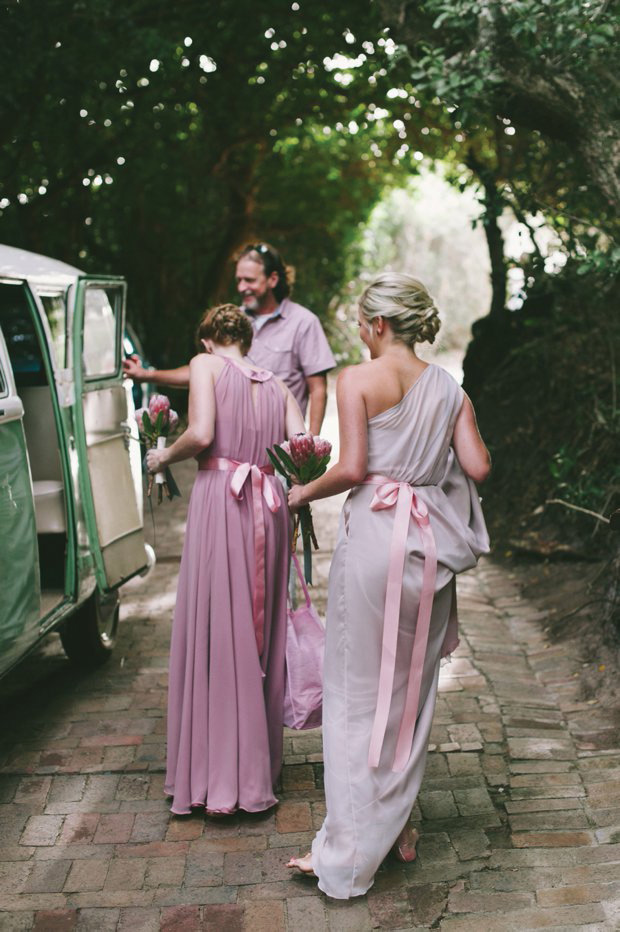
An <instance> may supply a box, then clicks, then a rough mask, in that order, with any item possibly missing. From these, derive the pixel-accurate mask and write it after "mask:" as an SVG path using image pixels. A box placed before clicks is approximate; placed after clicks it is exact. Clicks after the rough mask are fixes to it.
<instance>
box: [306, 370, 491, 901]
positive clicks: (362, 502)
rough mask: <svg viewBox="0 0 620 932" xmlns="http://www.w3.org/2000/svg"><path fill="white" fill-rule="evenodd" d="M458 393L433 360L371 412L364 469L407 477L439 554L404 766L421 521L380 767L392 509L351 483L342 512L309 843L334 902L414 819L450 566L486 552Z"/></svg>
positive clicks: (450, 643)
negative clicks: (319, 815)
mask: <svg viewBox="0 0 620 932" xmlns="http://www.w3.org/2000/svg"><path fill="white" fill-rule="evenodd" d="M462 402H463V391H462V389H461V387H460V386H459V385H458V383H457V382H456V381H455V380H454V379H453V378H452V376H450V375H449V374H448V373H447V372H446V371H445V370H444V369H442V368H440V367H439V366H437V365H430V366H428V367H427V368H426V369H425V370H424V372H423V373H422V375H421V376H420V377H419V378H418V379H417V381H416V382H415V383H414V384H413V385H412V387H411V388H410V389H409V391H408V392H407V393H406V394H405V396H404V397H403V398H402V400H401V401H400V402H399V403H398V404H397V405H394V407H392V408H389V409H388V410H387V411H384V412H382V413H381V414H379V415H377V416H376V417H374V418H370V420H369V421H368V472H369V474H370V473H372V474H381V475H383V476H386V477H390V478H393V479H396V480H400V481H404V482H407V483H409V484H410V485H411V486H413V489H414V493H415V496H416V497H417V500H418V501H420V500H421V501H422V502H423V503H424V504H425V505H426V507H427V509H428V515H429V518H430V527H431V529H432V532H433V535H434V539H435V546H436V551H437V574H436V580H435V596H434V600H433V608H432V614H431V620H430V628H429V636H428V642H427V648H426V654H425V659H424V661H423V673H422V682H421V689H420V696H419V703H418V717H417V723H416V726H415V732H414V736H413V743H412V747H411V752H410V755H409V757H408V760H407V761H406V763H405V765H404V769H403V770H401V771H400V772H395V771H394V770H393V769H392V768H393V764H394V756H395V750H396V745H397V735H398V732H399V727H400V724H401V719H402V716H403V708H404V703H405V694H406V690H407V684H408V680H409V668H410V663H411V654H412V645H413V640H414V635H415V628H416V618H417V613H418V607H419V602H420V594H421V588H422V575H423V564H424V550H423V545H422V537H421V534H420V528H419V527H418V525H417V523H416V521H415V520H413V519H412V520H411V521H410V522H409V526H408V532H407V535H408V536H407V546H406V556H405V564H404V574H403V585H402V597H401V604H400V614H399V624H398V647H397V651H396V661H395V664H396V665H395V676H394V684H393V691H392V699H391V704H390V711H389V718H388V723H387V729H386V733H385V738H384V741H383V746H382V750H381V754H380V759H379V765H378V766H377V767H371V766H369V760H368V757H369V743H370V736H371V731H372V729H373V723H374V719H375V710H376V705H377V694H378V682H379V673H380V667H381V657H382V636H383V623H384V608H385V598H386V586H387V576H388V563H389V556H390V548H391V543H392V532H393V528H394V520H395V509H394V508H384V509H382V510H376V511H373V510H371V507H370V506H371V502H372V500H373V496H374V495H375V493H376V490H377V485H376V484H363V485H360V486H356V487H355V488H354V489H352V491H351V492H350V494H349V496H348V498H347V500H346V502H345V505H344V508H343V511H342V515H341V519H340V529H339V536H338V542H337V545H336V550H335V553H334V558H333V562H332V566H331V570H330V577H329V595H328V609H327V640H326V647H325V668H324V696H323V742H324V760H325V794H326V801H327V816H326V818H325V821H324V823H323V826H322V828H321V829H320V831H319V832H318V834H317V836H316V838H315V840H314V843H313V845H312V865H313V869H314V871H315V873H316V874H317V875H318V878H319V887H320V888H321V890H323V891H324V892H325V893H326V894H328V895H329V896H332V897H337V898H339V899H347V898H349V897H352V896H358V895H360V894H363V893H365V892H366V891H367V890H368V889H369V887H371V886H372V883H373V880H374V875H375V872H376V870H377V868H378V867H379V865H380V864H381V861H382V860H383V859H384V858H385V856H386V855H387V853H388V852H389V850H390V848H391V847H392V845H393V844H394V842H395V840H396V838H397V836H398V834H399V833H400V831H401V830H402V828H403V827H404V825H405V824H406V822H407V820H408V818H409V816H410V813H411V809H412V807H413V804H414V802H415V799H416V796H417V794H418V790H419V787H420V783H421V781H422V776H423V773H424V768H425V764H426V752H427V744H428V738H429V733H430V728H431V722H432V717H433V711H434V706H435V699H436V694H437V680H438V675H439V661H440V658H441V656H443V655H444V654H445V653H447V652H448V651H449V650H452V649H453V648H454V646H455V644H456V638H455V637H454V632H453V631H450V632H448V627H449V621H452V622H455V619H456V605H455V604H453V598H454V597H455V595H454V593H455V590H454V584H453V581H454V574H455V573H459V572H461V571H463V570H466V569H469V568H470V567H473V566H474V565H475V563H476V561H477V558H478V556H479V555H480V554H481V553H484V552H487V551H488V536H487V532H486V527H485V524H484V518H483V516H482V511H481V508H480V502H479V498H478V494H477V491H476V487H475V485H474V483H473V482H472V480H471V479H468V478H467V477H466V476H465V474H464V473H463V471H462V469H461V467H460V465H459V463H458V461H457V459H456V456H455V454H454V450H453V449H452V447H451V440H452V434H453V430H454V424H455V421H456V418H457V415H458V413H459V410H460V408H461V405H462ZM422 507H423V505H422ZM450 627H452V625H451V626H450Z"/></svg>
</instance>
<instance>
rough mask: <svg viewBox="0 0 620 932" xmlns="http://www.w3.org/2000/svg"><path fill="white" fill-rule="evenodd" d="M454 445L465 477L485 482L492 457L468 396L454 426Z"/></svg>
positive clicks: (489, 470)
mask: <svg viewBox="0 0 620 932" xmlns="http://www.w3.org/2000/svg"><path fill="white" fill-rule="evenodd" d="M452 445H453V447H454V450H455V452H456V457H457V459H458V461H459V463H460V464H461V469H462V470H463V472H464V473H465V475H467V476H469V477H470V479H473V480H474V482H484V480H485V479H486V478H487V477H488V475H489V473H490V472H491V457H490V455H489V451H488V450H487V448H486V447H485V445H484V442H483V440H482V437H481V436H480V431H479V430H478V425H477V423H476V415H475V413H474V407H473V405H472V403H471V401H470V400H469V398H468V397H467V395H465V398H464V399H463V404H462V405H461V410H460V411H459V415H458V417H457V419H456V424H455V425H454V433H453V435H452Z"/></svg>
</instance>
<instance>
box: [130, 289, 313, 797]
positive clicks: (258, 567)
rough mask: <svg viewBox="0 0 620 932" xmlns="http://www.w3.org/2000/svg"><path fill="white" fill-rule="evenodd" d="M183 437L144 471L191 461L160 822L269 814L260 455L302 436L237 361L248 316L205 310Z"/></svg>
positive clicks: (280, 494) (268, 562) (269, 387)
mask: <svg viewBox="0 0 620 932" xmlns="http://www.w3.org/2000/svg"><path fill="white" fill-rule="evenodd" d="M198 334H199V338H200V344H201V346H202V348H203V349H204V352H201V353H200V354H199V355H198V356H195V357H194V359H192V361H191V363H190V394H189V424H188V428H187V430H186V431H185V433H183V434H182V435H181V436H180V437H179V438H178V440H176V442H175V443H173V444H172V445H171V446H170V447H168V448H167V449H165V450H158V451H155V450H153V451H150V452H149V453H148V454H147V460H148V468H149V471H151V472H156V471H157V470H159V469H161V468H163V467H165V466H168V465H170V464H171V463H176V462H179V461H180V460H184V459H188V458H189V457H191V456H195V457H196V459H197V460H198V473H197V476H196V480H195V482H194V487H193V489H192V494H191V498H190V502H189V508H188V514H187V528H186V533H185V542H184V547H183V556H182V558H181V567H180V570H179V583H178V592H177V601H176V606H175V611H174V622H173V626H172V642H171V647H170V680H169V687H168V755H167V772H166V783H165V791H166V793H167V794H169V795H170V796H172V797H173V801H172V807H171V808H172V812H174V813H177V814H185V813H188V812H190V811H191V809H192V807H195V806H204V807H205V808H206V811H207V813H208V814H214V815H227V814H230V813H232V812H235V811H236V810H237V809H243V810H245V811H247V812H259V811H261V810H264V809H268V808H270V807H271V806H273V805H274V804H275V803H276V802H277V799H276V797H275V796H274V790H273V788H274V784H275V783H276V781H277V779H278V776H279V773H280V769H281V766H282V709H283V695H284V664H285V661H284V651H285V640H286V593H287V579H288V568H289V560H290V543H291V522H290V516H289V512H288V509H287V507H286V500H285V496H284V490H283V487H282V485H281V483H280V482H279V481H278V479H277V478H276V477H275V476H274V474H273V468H272V467H271V466H270V465H269V460H268V457H267V454H266V452H265V451H266V448H267V447H271V446H273V444H274V443H281V442H282V441H283V440H284V438H285V437H290V436H291V435H292V434H294V433H296V432H297V431H302V430H304V425H303V419H302V416H301V413H300V411H299V407H298V405H297V402H296V401H295V399H294V398H293V396H292V395H291V392H290V391H289V390H288V388H287V387H286V386H285V385H284V383H283V382H281V381H280V380H279V379H277V378H276V377H275V376H273V375H272V373H271V372H268V371H267V370H265V369H260V368H257V367H256V366H252V365H251V364H250V363H248V362H247V361H246V360H245V359H244V357H245V355H246V353H247V352H248V350H249V348H250V345H251V342H252V326H251V323H250V321H249V319H248V318H247V316H246V315H245V314H244V313H243V312H241V311H240V310H239V309H238V308H236V307H234V306H233V305H231V304H226V305H222V306H220V307H216V308H213V309H212V310H210V311H208V312H207V313H206V314H205V316H204V318H203V320H202V322H201V324H200V327H199V331H198Z"/></svg>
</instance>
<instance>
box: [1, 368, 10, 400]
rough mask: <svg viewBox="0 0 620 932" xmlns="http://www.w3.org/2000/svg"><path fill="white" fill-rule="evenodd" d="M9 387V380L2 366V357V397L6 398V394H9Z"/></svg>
mask: <svg viewBox="0 0 620 932" xmlns="http://www.w3.org/2000/svg"><path fill="white" fill-rule="evenodd" d="M8 393H9V388H8V385H7V380H6V377H5V375H4V370H3V368H2V360H1V359H0V398H4V396H5V395H8Z"/></svg>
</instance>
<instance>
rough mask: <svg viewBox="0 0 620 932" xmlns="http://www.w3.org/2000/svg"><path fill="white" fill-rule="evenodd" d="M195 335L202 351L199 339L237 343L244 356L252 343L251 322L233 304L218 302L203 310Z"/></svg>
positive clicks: (226, 344)
mask: <svg viewBox="0 0 620 932" xmlns="http://www.w3.org/2000/svg"><path fill="white" fill-rule="evenodd" d="M196 337H197V343H198V349H199V351H200V352H204V346H203V345H202V343H201V342H200V341H201V340H213V342H214V343H217V344H218V345H219V346H231V345H232V344H233V343H238V344H239V349H240V350H241V352H242V353H243V355H244V356H245V355H247V353H248V351H249V349H250V347H251V345H252V324H251V323H250V319H249V317H248V316H247V314H245V313H244V312H243V311H241V310H239V308H238V307H236V306H235V305H234V304H218V305H217V307H212V308H209V310H208V311H205V313H204V314H203V316H202V319H201V321H200V323H199V324H198V332H197V334H196Z"/></svg>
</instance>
